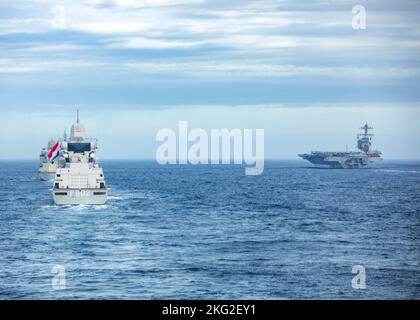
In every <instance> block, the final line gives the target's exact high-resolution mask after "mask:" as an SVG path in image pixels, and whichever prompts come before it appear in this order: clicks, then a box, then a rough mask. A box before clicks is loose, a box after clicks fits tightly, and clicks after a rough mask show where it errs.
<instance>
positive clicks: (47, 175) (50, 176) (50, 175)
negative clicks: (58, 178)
mask: <svg viewBox="0 0 420 320" xmlns="http://www.w3.org/2000/svg"><path fill="white" fill-rule="evenodd" d="M38 173H39V179H41V180H42V181H50V180H54V177H55V172H41V171H39V172H38Z"/></svg>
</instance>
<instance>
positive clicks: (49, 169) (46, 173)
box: [38, 163, 57, 181]
mask: <svg viewBox="0 0 420 320" xmlns="http://www.w3.org/2000/svg"><path fill="white" fill-rule="evenodd" d="M56 170H57V165H56V164H54V163H42V164H41V166H40V167H39V169H38V174H39V179H41V180H43V181H50V180H54V177H55V172H56Z"/></svg>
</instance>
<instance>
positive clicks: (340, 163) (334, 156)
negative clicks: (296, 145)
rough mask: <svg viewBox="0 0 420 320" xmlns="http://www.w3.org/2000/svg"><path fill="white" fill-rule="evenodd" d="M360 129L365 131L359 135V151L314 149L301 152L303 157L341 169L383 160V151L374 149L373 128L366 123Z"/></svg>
mask: <svg viewBox="0 0 420 320" xmlns="http://www.w3.org/2000/svg"><path fill="white" fill-rule="evenodd" d="M360 129H362V130H363V133H359V134H358V135H357V149H358V151H350V152H348V151H346V152H329V151H326V152H325V151H312V152H311V153H304V154H299V157H301V158H302V159H305V160H308V161H309V162H311V163H313V164H315V165H317V166H328V167H330V168H340V169H357V168H361V167H364V166H366V165H368V164H369V163H372V162H376V161H381V160H382V158H381V154H382V153H381V152H380V151H378V150H372V149H371V146H372V137H373V134H371V133H369V130H371V129H373V128H372V127H369V125H368V124H367V123H366V124H365V125H364V126H363V127H361V128H360Z"/></svg>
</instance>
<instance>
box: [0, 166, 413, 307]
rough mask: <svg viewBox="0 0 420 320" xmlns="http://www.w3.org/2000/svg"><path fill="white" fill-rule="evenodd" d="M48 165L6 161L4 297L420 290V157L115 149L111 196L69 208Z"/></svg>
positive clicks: (0, 284) (0, 245) (1, 201)
mask: <svg viewBox="0 0 420 320" xmlns="http://www.w3.org/2000/svg"><path fill="white" fill-rule="evenodd" d="M37 165H38V164H37V162H35V161H34V162H31V161H20V162H6V161H3V162H0V298H1V299H68V298H72V299H174V298H176V299H346V298H349V299H420V219H419V217H420V163H419V162H417V163H416V162H384V163H382V164H380V165H376V166H374V167H371V168H365V169H360V170H340V169H315V168H312V167H311V166H310V165H308V164H307V163H306V162H304V161H268V162H266V168H265V171H264V174H263V175H261V176H245V174H244V168H243V167H241V166H233V165H231V166H160V165H157V164H156V163H154V162H152V161H150V162H148V161H103V163H102V166H103V168H104V173H105V177H106V181H107V183H108V184H109V186H110V188H111V189H110V197H109V201H108V203H107V204H106V205H103V206H66V207H58V206H55V205H54V204H53V203H52V198H51V191H50V188H51V182H42V181H40V180H39V179H38V175H37ZM57 265H59V266H62V267H64V268H65V288H64V287H62V288H61V290H57V287H56V286H53V284H54V279H55V278H54V276H55V274H54V273H53V269H52V268H53V267H54V266H57ZM354 265H363V266H364V267H365V270H366V289H364V290H361V289H359V290H356V289H353V288H352V278H353V277H354V276H355V275H354V274H352V267H353V266H354Z"/></svg>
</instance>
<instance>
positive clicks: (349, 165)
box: [299, 152, 382, 169]
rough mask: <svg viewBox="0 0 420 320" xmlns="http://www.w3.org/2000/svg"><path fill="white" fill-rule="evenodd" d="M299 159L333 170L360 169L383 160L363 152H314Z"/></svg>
mask: <svg viewBox="0 0 420 320" xmlns="http://www.w3.org/2000/svg"><path fill="white" fill-rule="evenodd" d="M299 157H301V158H302V159H305V160H308V161H309V162H310V163H313V164H315V165H316V166H321V167H324V166H327V167H329V168H332V169H359V168H362V167H365V166H367V165H368V164H370V163H373V162H376V161H380V160H382V159H381V157H380V155H379V154H376V153H373V154H369V153H362V152H342V153H337V152H312V153H305V154H299Z"/></svg>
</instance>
